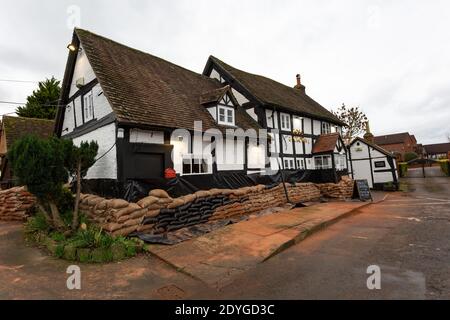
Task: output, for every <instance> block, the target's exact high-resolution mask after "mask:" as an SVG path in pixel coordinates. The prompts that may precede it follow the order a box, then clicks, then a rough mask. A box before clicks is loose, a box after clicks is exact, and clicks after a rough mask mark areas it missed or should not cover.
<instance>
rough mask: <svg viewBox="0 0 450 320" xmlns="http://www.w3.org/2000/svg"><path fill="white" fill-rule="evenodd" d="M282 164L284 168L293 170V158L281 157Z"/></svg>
mask: <svg viewBox="0 0 450 320" xmlns="http://www.w3.org/2000/svg"><path fill="white" fill-rule="evenodd" d="M283 164H284V169H285V170H295V162H294V158H283Z"/></svg>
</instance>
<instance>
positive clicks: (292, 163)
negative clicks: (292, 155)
mask: <svg viewBox="0 0 450 320" xmlns="http://www.w3.org/2000/svg"><path fill="white" fill-rule="evenodd" d="M290 165H291V166H290V168H291V169H294V160H291V161H290Z"/></svg>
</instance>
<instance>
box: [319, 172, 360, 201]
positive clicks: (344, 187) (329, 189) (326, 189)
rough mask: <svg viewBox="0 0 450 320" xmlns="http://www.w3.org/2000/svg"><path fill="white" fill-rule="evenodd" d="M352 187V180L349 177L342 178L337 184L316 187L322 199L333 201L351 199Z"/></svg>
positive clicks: (324, 184)
mask: <svg viewBox="0 0 450 320" xmlns="http://www.w3.org/2000/svg"><path fill="white" fill-rule="evenodd" d="M353 186H354V184H353V180H352V179H350V178H349V177H343V178H342V179H341V181H340V182H339V183H338V184H336V183H322V184H318V185H317V187H318V188H319V189H320V193H321V195H322V196H323V197H326V198H335V199H347V198H351V197H352V195H353Z"/></svg>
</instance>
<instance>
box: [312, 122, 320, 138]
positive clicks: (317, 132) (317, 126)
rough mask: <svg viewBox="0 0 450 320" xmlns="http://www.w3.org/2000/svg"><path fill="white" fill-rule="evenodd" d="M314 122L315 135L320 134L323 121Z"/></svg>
mask: <svg viewBox="0 0 450 320" xmlns="http://www.w3.org/2000/svg"><path fill="white" fill-rule="evenodd" d="M313 123H314V135H316V136H319V135H320V134H321V133H322V128H321V122H320V121H319V120H313Z"/></svg>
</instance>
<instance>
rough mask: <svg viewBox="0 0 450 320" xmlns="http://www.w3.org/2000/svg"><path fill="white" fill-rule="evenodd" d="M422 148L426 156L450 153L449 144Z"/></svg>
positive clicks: (429, 145)
mask: <svg viewBox="0 0 450 320" xmlns="http://www.w3.org/2000/svg"><path fill="white" fill-rule="evenodd" d="M423 147H424V148H425V151H426V152H427V153H428V154H441V153H447V152H449V151H450V143H437V144H427V145H424V146H423Z"/></svg>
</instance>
